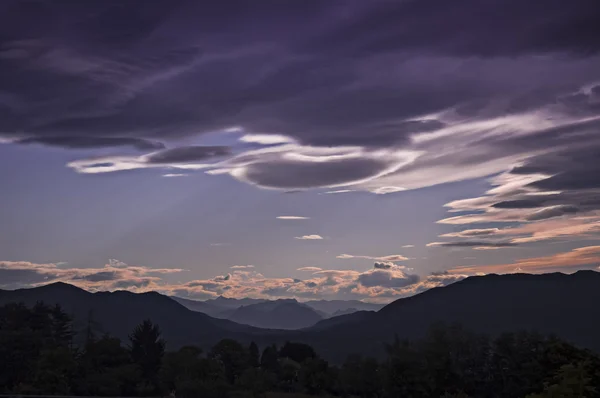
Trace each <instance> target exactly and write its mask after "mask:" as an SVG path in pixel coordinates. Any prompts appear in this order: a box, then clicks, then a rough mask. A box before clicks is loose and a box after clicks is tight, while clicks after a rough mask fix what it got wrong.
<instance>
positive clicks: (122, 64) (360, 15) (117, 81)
mask: <svg viewBox="0 0 600 398" xmlns="http://www.w3.org/2000/svg"><path fill="white" fill-rule="evenodd" d="M1 7H2V8H1V12H0V15H1V16H0V59H1V60H2V62H0V132H2V134H3V135H5V136H7V137H9V138H12V139H22V138H26V139H27V140H28V142H40V143H46V144H48V145H62V146H65V147H75V148H81V147H89V146H96V145H95V144H98V146H106V145H116V146H120V145H133V146H137V145H136V144H135V143H134V142H130V144H124V142H123V141H119V140H123V139H127V138H131V139H133V138H138V139H160V140H161V141H162V140H165V141H169V140H176V139H178V138H181V137H186V136H191V135H196V134H201V133H205V132H210V131H214V130H219V129H224V128H227V127H229V126H232V125H242V126H243V127H244V128H247V129H249V130H251V131H260V132H278V133H284V134H288V135H292V136H294V137H296V138H298V139H299V141H300V142H303V143H309V144H315V145H361V146H366V147H379V146H389V145H406V144H407V142H408V141H407V140H408V136H409V135H410V134H412V133H415V132H425V131H431V130H432V129H437V128H439V127H441V126H442V122H440V121H435V120H432V121H422V120H414V119H415V118H418V117H420V116H421V115H423V114H427V113H431V112H437V111H440V110H442V109H445V108H448V107H454V106H458V105H461V108H460V109H462V110H463V113H464V112H465V110H467V109H470V112H471V114H477V115H479V111H480V110H481V109H482V107H481V106H475V107H473V106H472V104H473V103H479V104H486V103H487V101H488V100H489V99H491V98H496V97H500V98H510V99H511V101H512V102H511V106H512V108H511V109H512V111H514V110H515V109H521V110H522V109H529V108H532V107H537V106H539V105H540V104H545V103H548V102H549V101H550V102H552V101H554V95H556V94H557V93H558V92H562V90H563V89H565V88H572V87H571V85H577V84H580V83H582V82H584V81H586V80H587V79H588V78H589V77H590V75H592V74H593V73H595V72H594V70H596V69H597V68H594V64H593V63H589V64H585V65H584V64H582V63H581V61H580V59H582V58H585V57H590V58H592V57H595V56H596V55H597V52H598V50H599V49H600V44H599V41H598V40H597V37H598V36H600V27H599V25H598V24H597V19H598V16H599V15H600V13H599V8H600V5H599V4H598V2H597V1H596V0H580V1H575V2H565V1H560V0H548V1H546V2H544V5H543V6H540V5H539V4H537V3H532V2H523V1H519V0H505V1H499V0H496V1H487V2H480V1H476V0H464V1H461V2H459V3H457V2H447V1H442V0H420V1H410V0H409V1H401V2H400V1H399V2H390V1H369V2H363V1H348V2H340V3H337V2H334V3H330V2H310V3H307V2H305V1H300V0H297V1H291V2H274V1H267V2H261V3H260V4H250V3H249V2H245V1H233V0H232V1H226V2H216V3H210V4H207V3H202V2H190V1H183V0H170V1H167V0H164V1H158V0H154V1H149V2H145V3H144V7H140V6H139V3H138V2H136V1H124V2H119V3H118V4H117V3H113V2H105V1H100V0H90V1H85V2H80V3H64V2H25V1H6V2H3V3H2V5H1ZM557 54H559V55H557ZM539 56H544V57H546V58H545V59H544V60H543V69H540V68H542V67H541V66H540V65H541V64H542V63H541V61H540V60H539V59H538V60H537V61H536V59H535V57H539ZM501 58H502V60H500V59H501ZM594 62H596V64H595V65H596V66H597V61H594ZM540 70H543V71H544V73H540ZM539 87H545V90H542V91H540V90H539ZM596 91H597V90H595V91H593V93H596ZM593 95H597V94H593ZM577 100H578V101H580V100H585V99H582V98H579V99H577ZM469 104H471V105H469ZM462 105H465V106H462ZM467 105H469V106H467ZM56 137H69V138H68V139H65V138H59V139H57V138H56ZM76 137H86V139H89V140H90V141H85V140H84V139H83V138H82V139H81V140H80V141H77V139H76ZM89 137H102V138H104V140H103V141H102V140H101V141H94V139H92V138H89ZM113 137H119V138H118V139H115V138H113ZM98 139H99V138H98ZM111 139H113V140H116V141H110V140H111ZM140 145H144V144H142V143H141V142H140Z"/></svg>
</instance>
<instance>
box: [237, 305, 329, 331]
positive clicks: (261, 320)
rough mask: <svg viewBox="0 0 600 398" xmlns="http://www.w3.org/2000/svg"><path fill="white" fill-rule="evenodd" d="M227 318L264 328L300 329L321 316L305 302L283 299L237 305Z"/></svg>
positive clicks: (316, 320) (313, 322) (314, 322)
mask: <svg viewBox="0 0 600 398" xmlns="http://www.w3.org/2000/svg"><path fill="white" fill-rule="evenodd" d="M228 319H229V320H232V321H234V322H237V323H243V324H246V325H252V326H256V327H260V328H266V329H302V328H306V327H309V326H312V325H314V324H316V323H317V322H319V321H320V320H321V319H322V317H321V316H320V315H319V314H318V313H317V312H316V311H315V310H314V309H312V308H310V307H309V306H307V305H305V304H302V303H299V302H298V301H296V300H294V299H285V300H274V301H266V302H263V303H258V304H252V305H246V306H242V307H239V308H238V309H237V310H235V312H233V313H232V314H231V315H230V316H229V317H228Z"/></svg>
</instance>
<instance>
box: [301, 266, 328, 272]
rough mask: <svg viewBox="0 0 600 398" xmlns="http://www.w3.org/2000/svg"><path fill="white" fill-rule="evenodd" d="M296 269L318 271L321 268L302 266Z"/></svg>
mask: <svg viewBox="0 0 600 398" xmlns="http://www.w3.org/2000/svg"><path fill="white" fill-rule="evenodd" d="M296 271H306V272H318V271H322V269H321V268H319V267H302V268H298V269H297V270H296Z"/></svg>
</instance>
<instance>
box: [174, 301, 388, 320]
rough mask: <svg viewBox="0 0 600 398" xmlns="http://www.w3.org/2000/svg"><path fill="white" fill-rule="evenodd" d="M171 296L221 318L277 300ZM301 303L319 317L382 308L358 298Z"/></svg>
mask: <svg viewBox="0 0 600 398" xmlns="http://www.w3.org/2000/svg"><path fill="white" fill-rule="evenodd" d="M172 298H173V300H175V301H177V302H178V303H180V304H182V305H183V306H185V307H186V308H189V309H190V310H192V311H198V312H203V313H205V314H207V315H210V316H212V317H215V318H221V319H231V317H232V316H233V314H234V313H235V311H236V310H237V309H238V308H240V307H246V306H250V305H253V304H262V303H269V302H277V301H279V300H264V299H252V298H243V299H235V298H227V297H223V296H219V297H217V298H216V299H211V300H206V301H197V300H189V299H185V298H181V297H172ZM303 304H304V305H306V306H308V307H310V308H312V309H313V310H315V312H316V313H317V314H319V316H320V317H321V318H330V317H332V316H339V315H346V314H350V313H352V312H356V311H378V310H380V309H381V308H383V304H372V303H364V302H362V301H358V300H310V301H306V302H304V303H303ZM265 308H267V307H265Z"/></svg>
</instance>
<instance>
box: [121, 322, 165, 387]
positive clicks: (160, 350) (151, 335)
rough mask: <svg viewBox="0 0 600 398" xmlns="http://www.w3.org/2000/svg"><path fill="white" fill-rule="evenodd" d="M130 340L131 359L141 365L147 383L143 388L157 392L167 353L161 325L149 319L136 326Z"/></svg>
mask: <svg viewBox="0 0 600 398" xmlns="http://www.w3.org/2000/svg"><path fill="white" fill-rule="evenodd" d="M129 341H130V348H129V349H130V353H131V359H132V360H133V362H134V363H135V364H136V365H137V366H138V367H139V369H140V371H141V374H142V379H143V381H144V382H145V383H146V386H144V387H143V388H144V389H145V390H147V391H148V392H152V393H156V392H157V391H158V387H159V383H158V372H159V370H160V365H161V361H162V358H163V356H164V353H165V341H164V340H163V339H162V338H161V332H160V328H159V326H158V325H154V324H153V323H152V322H151V321H150V320H149V319H147V320H145V321H143V322H142V323H141V324H139V325H138V326H136V327H135V329H134V330H133V333H132V334H131V335H130V336H129Z"/></svg>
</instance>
